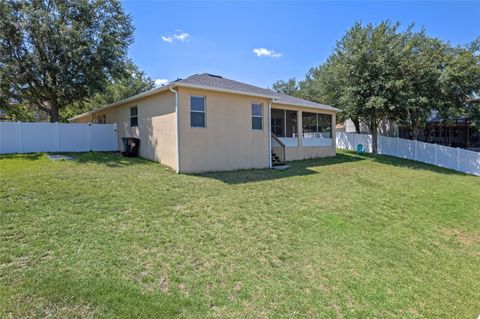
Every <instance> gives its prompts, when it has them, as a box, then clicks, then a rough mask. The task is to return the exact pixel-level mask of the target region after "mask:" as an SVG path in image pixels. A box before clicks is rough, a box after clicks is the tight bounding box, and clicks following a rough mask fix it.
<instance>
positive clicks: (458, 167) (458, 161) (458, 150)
mask: <svg viewBox="0 0 480 319" xmlns="http://www.w3.org/2000/svg"><path fill="white" fill-rule="evenodd" d="M456 164H457V165H456V166H455V167H456V168H457V171H459V170H460V148H458V147H457V163H456Z"/></svg>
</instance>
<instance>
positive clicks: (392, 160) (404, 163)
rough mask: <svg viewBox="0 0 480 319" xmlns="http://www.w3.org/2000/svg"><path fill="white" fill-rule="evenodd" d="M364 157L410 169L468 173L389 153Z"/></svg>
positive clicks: (446, 173)
mask: <svg viewBox="0 0 480 319" xmlns="http://www.w3.org/2000/svg"><path fill="white" fill-rule="evenodd" d="M365 158H369V159H370V160H372V161H373V162H377V163H381V164H387V165H391V166H396V167H403V168H408V169H412V170H427V171H430V172H435V173H439V174H444V175H459V176H468V175H469V174H466V173H463V172H459V171H455V170H452V169H448V168H443V167H439V166H435V165H431V164H428V163H423V162H417V161H413V160H408V159H403V158H398V157H394V156H389V155H373V154H365Z"/></svg>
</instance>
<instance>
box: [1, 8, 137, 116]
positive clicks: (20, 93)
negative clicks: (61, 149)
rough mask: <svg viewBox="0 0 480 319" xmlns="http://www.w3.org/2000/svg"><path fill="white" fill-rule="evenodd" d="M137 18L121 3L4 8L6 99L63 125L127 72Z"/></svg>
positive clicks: (3, 54)
mask: <svg viewBox="0 0 480 319" xmlns="http://www.w3.org/2000/svg"><path fill="white" fill-rule="evenodd" d="M132 34H133V27H132V23H131V18H130V17H129V16H127V15H125V14H124V12H123V9H122V7H121V5H120V3H119V2H118V1H117V0H92V1H77V0H64V1H53V0H30V1H28V0H20V1H15V0H8V1H1V2H0V68H1V69H2V72H0V81H1V82H2V83H6V85H2V86H1V89H2V96H4V97H6V98H7V100H8V101H15V102H16V103H21V104H22V103H24V102H28V103H29V104H30V105H32V106H34V107H36V108H38V109H40V110H43V111H45V112H47V113H48V114H49V115H50V120H51V121H52V122H56V121H58V120H59V113H60V110H62V109H64V108H65V107H67V106H68V105H72V104H74V103H75V102H79V101H84V100H85V99H86V98H89V97H91V96H93V95H94V94H95V93H97V92H102V91H103V90H104V88H105V84H106V83H108V81H109V80H111V79H112V78H115V77H118V76H119V75H120V74H122V73H123V72H124V62H125V59H126V55H127V49H128V46H129V44H130V43H131V41H132Z"/></svg>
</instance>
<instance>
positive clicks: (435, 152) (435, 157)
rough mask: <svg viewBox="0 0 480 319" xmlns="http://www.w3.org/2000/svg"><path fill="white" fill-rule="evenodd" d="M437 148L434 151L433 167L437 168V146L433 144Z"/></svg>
mask: <svg viewBox="0 0 480 319" xmlns="http://www.w3.org/2000/svg"><path fill="white" fill-rule="evenodd" d="M433 146H435V148H434V151H433V165H435V166H437V148H438V145H437V144H433Z"/></svg>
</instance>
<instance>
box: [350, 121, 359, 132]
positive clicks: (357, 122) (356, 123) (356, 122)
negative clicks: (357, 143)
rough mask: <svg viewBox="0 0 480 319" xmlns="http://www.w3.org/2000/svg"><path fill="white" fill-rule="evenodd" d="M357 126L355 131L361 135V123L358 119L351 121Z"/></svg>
mask: <svg viewBox="0 0 480 319" xmlns="http://www.w3.org/2000/svg"><path fill="white" fill-rule="evenodd" d="M351 120H352V122H353V125H354V126H355V131H356V132H357V133H359V134H360V121H359V120H358V119H351Z"/></svg>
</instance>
